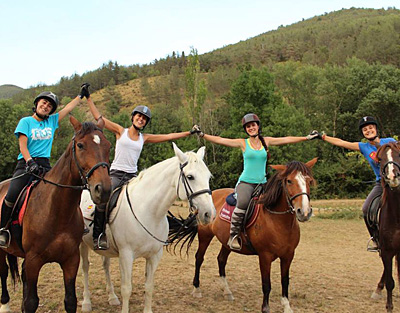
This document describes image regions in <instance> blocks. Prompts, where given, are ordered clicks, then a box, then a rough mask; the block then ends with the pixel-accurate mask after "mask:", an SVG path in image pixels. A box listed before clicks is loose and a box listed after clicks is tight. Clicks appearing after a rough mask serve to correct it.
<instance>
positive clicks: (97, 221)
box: [93, 205, 108, 250]
mask: <svg viewBox="0 0 400 313" xmlns="http://www.w3.org/2000/svg"><path fill="white" fill-rule="evenodd" d="M105 220H106V208H105V205H98V206H96V208H95V211H94V221H93V245H94V250H107V249H108V242H107V236H106V232H105V225H106V223H105Z"/></svg>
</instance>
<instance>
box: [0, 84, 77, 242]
mask: <svg viewBox="0 0 400 313" xmlns="http://www.w3.org/2000/svg"><path fill="white" fill-rule="evenodd" d="M83 90H84V88H83V87H81V92H80V94H79V95H78V96H76V97H75V99H73V100H72V101H71V102H70V103H68V104H67V105H66V106H65V107H64V108H63V109H61V110H60V111H59V112H58V113H55V114H53V113H54V112H55V111H56V109H57V107H58V105H59V100H58V97H57V96H56V95H55V94H54V93H52V92H50V91H44V92H42V93H40V94H39V95H38V96H37V97H36V98H35V100H34V101H33V104H34V107H33V108H32V110H33V112H34V113H33V115H32V116H28V117H23V118H22V119H21V120H20V121H19V123H18V125H17V128H16V129H15V131H14V134H15V136H16V137H17V138H18V143H19V150H20V154H19V155H18V158H17V159H18V162H17V166H16V168H15V171H14V174H13V178H12V180H11V182H10V186H9V188H8V191H7V194H6V196H5V198H4V201H3V204H2V207H1V223H0V247H1V248H7V247H8V244H9V242H10V232H9V230H8V224H9V221H10V219H11V212H12V209H13V207H14V204H15V202H16V201H17V198H18V195H19V194H20V192H21V190H22V189H23V188H24V187H25V186H26V185H27V184H29V183H30V182H31V181H32V180H33V179H34V178H35V176H34V175H39V174H44V173H45V172H48V171H49V170H50V168H51V167H50V153H51V147H52V144H53V139H54V133H55V131H56V129H57V128H58V123H59V121H61V120H62V119H63V118H64V117H66V116H67V115H68V113H70V112H71V111H72V110H73V109H74V108H75V106H76V105H77V104H78V103H79V101H80V99H82V97H83Z"/></svg>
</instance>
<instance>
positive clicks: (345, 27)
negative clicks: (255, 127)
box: [0, 8, 400, 198]
mask: <svg viewBox="0 0 400 313" xmlns="http://www.w3.org/2000/svg"><path fill="white" fill-rule="evenodd" d="M399 57H400V11H399V10H396V9H394V8H392V9H388V10H372V9H350V10H342V11H338V12H332V13H329V14H328V13H326V14H323V15H321V16H316V17H314V18H311V19H308V20H305V21H300V22H298V23H296V24H293V25H289V26H282V27H279V28H278V29H277V30H274V31H270V32H267V33H264V34H261V35H259V36H256V37H254V38H251V39H248V40H245V41H241V42H239V43H237V44H232V45H229V46H226V47H223V48H220V49H217V50H215V51H212V52H210V53H207V54H204V55H198V54H197V51H196V50H195V49H193V50H192V51H191V53H190V55H185V54H184V53H178V52H173V53H172V54H171V55H170V56H168V57H166V58H164V59H159V60H154V61H153V62H152V63H151V64H147V65H132V66H128V67H125V66H120V65H118V64H117V63H116V62H112V61H110V62H109V63H107V64H104V65H103V66H102V67H101V68H99V69H97V70H94V71H92V72H88V73H85V74H83V75H82V76H79V75H73V76H71V77H63V78H61V79H60V81H59V83H58V84H56V85H55V86H37V87H36V88H32V89H29V90H26V91H24V92H22V93H19V94H17V95H15V96H14V97H13V98H12V99H11V100H7V101H6V100H2V101H0V105H1V107H2V108H4V109H3V110H2V111H1V112H0V123H1V124H2V125H4V126H3V131H2V132H1V133H0V143H1V144H2V146H3V149H2V151H1V152H0V153H1V156H0V176H1V178H3V179H4V178H6V177H8V176H9V175H10V174H11V173H12V168H13V166H14V164H15V157H16V155H17V152H18V147H17V141H16V140H15V138H14V136H13V135H12V133H13V130H14V128H15V126H16V124H17V122H18V120H19V118H20V117H21V116H26V115H28V114H30V112H31V111H30V108H31V107H32V101H33V99H34V97H35V95H36V94H37V93H38V92H40V91H42V90H45V89H51V90H52V91H53V92H55V93H56V94H58V95H59V97H60V99H62V103H63V104H66V103H68V101H69V100H70V98H71V97H74V96H75V95H76V94H77V93H78V91H79V86H80V84H81V83H82V82H84V81H88V82H90V83H91V85H92V92H93V96H92V97H93V99H94V101H95V103H96V104H97V105H98V106H99V109H100V110H101V111H102V114H103V115H104V116H106V117H108V118H110V119H112V120H114V121H116V122H118V123H121V124H124V125H126V126H129V123H130V120H129V115H130V112H131V111H132V109H133V108H134V107H135V106H136V105H138V104H145V105H148V106H149V107H150V108H151V110H152V113H153V119H152V123H151V124H150V125H149V127H147V128H146V131H147V132H151V133H167V132H175V131H185V130H189V129H190V128H191V126H192V125H193V124H194V123H197V124H199V125H201V127H202V129H203V130H204V131H205V132H207V133H211V134H216V135H221V136H226V137H232V138H234V137H244V136H245V134H244V132H243V129H242V127H241V124H240V120H241V117H242V116H243V115H244V114H245V113H248V112H255V113H257V114H258V115H259V116H260V117H261V120H262V126H263V133H264V135H266V136H288V135H293V136H304V135H306V134H308V133H309V132H310V130H312V129H318V130H320V131H322V130H324V131H326V132H327V133H328V134H330V135H334V136H338V137H340V138H343V139H346V140H349V141H358V140H360V133H359V131H358V128H357V124H358V119H359V118H360V117H362V116H364V115H374V116H376V117H377V119H378V120H379V122H380V127H381V135H382V136H396V135H398V134H399V133H400V123H399V122H398V121H399V118H398V114H400V91H399V86H400V70H399V62H400V61H399V59H400V58H399ZM132 61H133V62H134V60H132ZM84 103H85V101H83V102H82V105H81V107H80V108H78V109H75V111H74V115H76V116H77V117H78V118H80V119H81V120H84V119H90V118H91V117H90V116H89V115H88V114H87V109H86V106H85V104H84ZM67 124H68V122H67V121H63V123H62V125H61V127H60V130H59V132H58V135H57V136H58V137H57V138H56V140H55V144H54V149H53V162H54V160H55V159H57V158H58V157H59V156H60V155H61V153H62V152H63V151H64V149H65V147H66V145H67V142H68V141H69V140H70V138H71V136H72V128H71V127H70V126H68V125H67ZM107 136H108V137H109V139H110V140H111V141H113V140H114V139H113V136H112V135H110V134H109V133H107ZM10 138H12V139H10ZM177 143H178V145H179V146H180V147H181V148H182V149H183V150H191V149H195V148H197V147H199V146H200V145H204V144H205V145H206V147H207V164H208V165H209V168H210V170H211V172H212V173H213V175H214V178H213V180H212V187H213V188H216V187H226V186H231V187H232V186H234V184H235V182H236V179H237V178H238V176H239V173H240V172H241V170H242V168H241V164H242V161H241V153H240V151H236V150H235V149H229V148H225V147H221V146H215V145H211V144H210V143H206V142H203V141H202V140H199V139H197V138H193V137H191V138H186V139H181V140H179V141H178V142H177ZM270 150H271V160H270V162H271V163H275V164H276V163H286V162H288V161H290V160H293V159H296V160H300V161H307V160H309V159H311V158H313V157H315V156H318V157H319V158H320V160H319V162H318V163H317V165H316V167H315V176H316V179H317V181H318V187H317V188H316V189H315V191H314V193H315V196H317V197H320V198H327V197H361V196H363V195H364V194H365V192H366V191H368V190H369V189H370V186H369V185H368V182H370V181H372V180H373V173H372V171H371V170H370V169H369V167H368V166H366V165H365V164H363V163H362V162H363V161H362V158H360V156H359V154H357V153H349V151H347V150H344V149H340V148H337V147H333V146H331V145H328V144H327V143H325V142H321V141H313V142H304V143H301V144H295V145H287V146H278V147H271V149H270ZM172 154H173V152H172V148H171V144H170V143H164V144H155V145H152V144H149V145H146V146H145V148H144V150H143V154H142V157H141V160H140V163H139V166H140V168H141V169H143V168H145V167H148V166H150V165H152V164H154V163H155V162H158V161H161V160H163V159H165V158H167V157H170V156H172Z"/></svg>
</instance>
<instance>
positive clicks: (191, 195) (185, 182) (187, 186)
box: [176, 161, 211, 214]
mask: <svg viewBox="0 0 400 313" xmlns="http://www.w3.org/2000/svg"><path fill="white" fill-rule="evenodd" d="M186 165H188V161H186V162H185V163H183V164H180V165H179V168H180V174H179V178H178V186H177V188H176V194H177V195H178V197H179V180H180V179H182V184H183V186H184V187H185V192H186V197H187V199H188V201H189V210H190V212H195V213H196V214H197V210H196V208H195V206H194V205H193V198H195V197H197V196H200V195H202V194H203V193H208V194H209V195H211V189H202V190H199V191H196V192H193V189H192V188H191V187H190V184H189V181H188V178H187V177H186V175H185V173H184V172H183V168H184V167H185V166H186Z"/></svg>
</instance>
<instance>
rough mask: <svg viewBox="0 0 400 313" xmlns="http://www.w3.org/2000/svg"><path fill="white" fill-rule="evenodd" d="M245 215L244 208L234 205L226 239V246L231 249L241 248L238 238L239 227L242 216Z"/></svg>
mask: <svg viewBox="0 0 400 313" xmlns="http://www.w3.org/2000/svg"><path fill="white" fill-rule="evenodd" d="M245 215H246V210H245V209H240V208H238V207H236V208H235V209H234V210H233V212H232V218H231V229H230V236H229V240H228V246H229V248H231V249H232V250H241V249H242V243H241V240H240V229H241V227H242V223H243V219H244V216H245Z"/></svg>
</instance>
